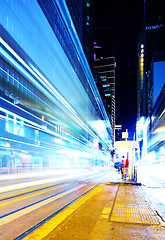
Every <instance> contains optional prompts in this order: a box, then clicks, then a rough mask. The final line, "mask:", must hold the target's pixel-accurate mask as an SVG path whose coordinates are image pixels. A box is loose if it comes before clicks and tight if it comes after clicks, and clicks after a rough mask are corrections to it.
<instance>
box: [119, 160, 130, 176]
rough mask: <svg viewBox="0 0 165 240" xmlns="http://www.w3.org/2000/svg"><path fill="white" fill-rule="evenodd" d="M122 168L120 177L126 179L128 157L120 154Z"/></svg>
mask: <svg viewBox="0 0 165 240" xmlns="http://www.w3.org/2000/svg"><path fill="white" fill-rule="evenodd" d="M121 162H122V167H121V168H122V169H121V174H122V179H124V180H126V176H127V169H128V166H129V160H128V158H125V157H124V156H122V161H121Z"/></svg>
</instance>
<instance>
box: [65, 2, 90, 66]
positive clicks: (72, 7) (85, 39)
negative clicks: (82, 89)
mask: <svg viewBox="0 0 165 240" xmlns="http://www.w3.org/2000/svg"><path fill="white" fill-rule="evenodd" d="M66 4H67V6H68V9H69V12H70V14H71V17H72V20H73V22H74V25H75V28H76V31H77V33H78V36H79V38H80V41H81V44H82V46H83V49H84V52H85V55H86V58H87V60H88V62H89V65H90V68H91V70H93V42H94V36H93V33H94V30H93V26H94V22H93V21H94V19H93V4H94V0H78V1H77V0H66Z"/></svg>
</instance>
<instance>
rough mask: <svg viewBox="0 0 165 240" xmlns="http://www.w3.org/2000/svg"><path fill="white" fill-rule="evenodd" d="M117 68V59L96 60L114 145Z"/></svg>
mask: <svg viewBox="0 0 165 240" xmlns="http://www.w3.org/2000/svg"><path fill="white" fill-rule="evenodd" d="M115 67H116V62H115V57H107V58H101V59H95V81H96V84H97V86H98V89H99V91H100V94H101V96H102V100H103V103H104V106H105V108H106V111H107V114H108V116H109V119H110V122H111V127H112V139H113V144H114V141H115V119H116V113H115V112H116V105H115Z"/></svg>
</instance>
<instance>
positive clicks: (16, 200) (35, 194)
mask: <svg viewBox="0 0 165 240" xmlns="http://www.w3.org/2000/svg"><path fill="white" fill-rule="evenodd" d="M67 185H69V184H64V185H61V186H57V187H54V188H51V189H47V190H45V191H42V192H37V193H34V194H31V195H30V196H25V197H22V198H18V199H13V200H11V201H7V202H4V203H1V204H0V207H4V206H7V205H10V204H12V203H16V202H20V201H22V200H25V199H28V198H32V197H36V196H38V195H40V194H43V193H46V192H50V191H52V190H55V189H58V188H61V187H65V186H67Z"/></svg>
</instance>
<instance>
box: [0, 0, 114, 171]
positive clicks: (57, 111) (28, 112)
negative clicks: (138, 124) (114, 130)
mask: <svg viewBox="0 0 165 240" xmlns="http://www.w3.org/2000/svg"><path fill="white" fill-rule="evenodd" d="M0 4H1V8H0V16H1V23H0V24H1V25H0V28H1V29H0V32H1V36H0V41H1V61H0V102H1V104H0V116H1V118H0V130H1V133H0V169H1V171H5V169H10V170H11V171H15V170H19V169H22V168H25V167H30V168H34V167H35V168H40V167H51V168H52V167H55V166H57V165H58V166H61V165H62V166H78V165H83V166H85V165H93V164H95V163H96V162H97V164H99V161H102V162H104V164H108V162H109V160H110V157H109V150H108V149H109V144H112V139H111V137H110V135H109V131H110V130H111V126H110V122H109V119H108V116H107V114H106V111H105V108H104V106H103V103H102V101H101V97H100V95H99V92H98V90H97V88H96V85H95V83H94V79H93V75H92V73H91V70H90V67H89V64H88V61H87V59H86V56H85V54H84V50H83V47H82V44H81V41H80V39H79V36H78V34H77V31H76V28H75V25H74V22H73V20H72V18H71V15H70V12H69V9H68V7H67V4H66V2H65V1H64V0H61V1H58V0H56V1H51V0H48V1H44V0H38V1H37V0H31V1H23V0H21V1H5V0H2V1H1V3H0ZM96 160H97V161H96Z"/></svg>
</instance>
